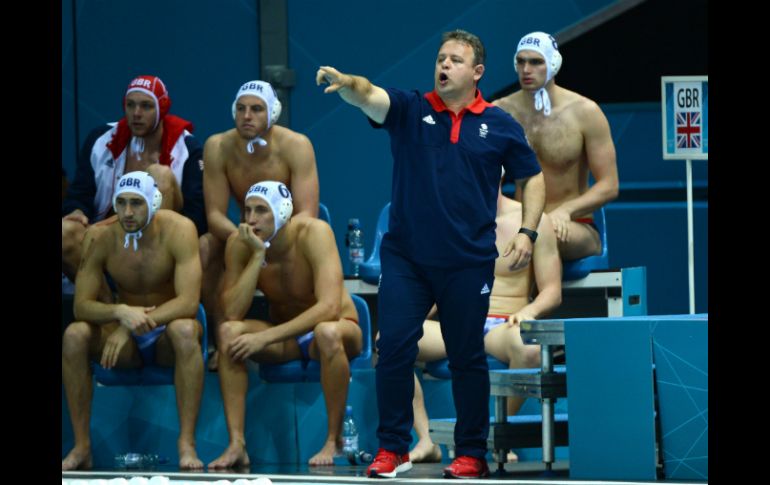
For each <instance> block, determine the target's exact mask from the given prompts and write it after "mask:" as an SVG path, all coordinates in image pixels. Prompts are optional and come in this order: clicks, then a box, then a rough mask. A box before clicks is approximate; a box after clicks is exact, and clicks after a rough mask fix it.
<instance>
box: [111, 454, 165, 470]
mask: <svg viewBox="0 0 770 485" xmlns="http://www.w3.org/2000/svg"><path fill="white" fill-rule="evenodd" d="M167 461H168V460H166V459H164V458H160V457H159V456H158V455H156V454H154V453H133V452H131V453H122V454H117V455H115V468H142V469H145V468H154V467H155V466H157V465H158V464H159V463H160V464H163V463H166V462H167Z"/></svg>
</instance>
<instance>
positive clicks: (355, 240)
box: [345, 219, 364, 278]
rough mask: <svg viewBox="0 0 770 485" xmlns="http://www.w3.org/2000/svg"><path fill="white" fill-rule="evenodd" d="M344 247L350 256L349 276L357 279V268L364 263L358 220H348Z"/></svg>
mask: <svg viewBox="0 0 770 485" xmlns="http://www.w3.org/2000/svg"><path fill="white" fill-rule="evenodd" d="M345 245H346V246H347V247H348V254H349V256H350V274H351V275H352V276H354V277H356V278H358V266H359V265H360V264H361V263H363V262H364V236H363V234H362V233H361V224H360V223H359V222H358V219H349V220H348V234H347V236H346V237H345Z"/></svg>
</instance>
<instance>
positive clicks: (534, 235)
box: [519, 227, 537, 244]
mask: <svg viewBox="0 0 770 485" xmlns="http://www.w3.org/2000/svg"><path fill="white" fill-rule="evenodd" d="M519 233H520V234H526V235H527V237H529V238H530V239H531V240H532V244H534V243H535V241H536V240H537V231H533V230H532V229H527V228H526V227H522V228H521V229H519Z"/></svg>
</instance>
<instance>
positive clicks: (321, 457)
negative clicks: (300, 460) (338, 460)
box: [308, 441, 342, 466]
mask: <svg viewBox="0 0 770 485" xmlns="http://www.w3.org/2000/svg"><path fill="white" fill-rule="evenodd" d="M341 451H342V450H341V449H340V448H338V447H337V443H336V442H334V441H327V442H326V444H325V445H324V447H323V448H321V451H319V452H318V453H316V454H315V456H313V457H312V458H310V460H309V461H308V464H310V465H311V466H328V465H334V455H339V454H340V453H341Z"/></svg>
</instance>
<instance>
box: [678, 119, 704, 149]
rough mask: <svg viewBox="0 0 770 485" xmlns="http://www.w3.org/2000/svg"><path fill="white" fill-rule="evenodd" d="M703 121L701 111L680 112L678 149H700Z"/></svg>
mask: <svg viewBox="0 0 770 485" xmlns="http://www.w3.org/2000/svg"><path fill="white" fill-rule="evenodd" d="M700 144H701V119H700V112H699V111H693V112H691V111H680V112H678V113H677V114H676V146H677V148H700Z"/></svg>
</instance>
